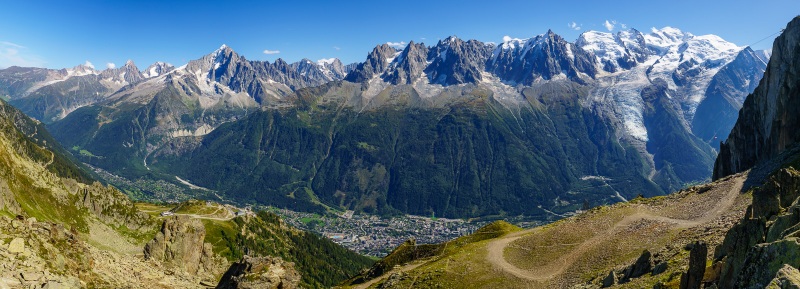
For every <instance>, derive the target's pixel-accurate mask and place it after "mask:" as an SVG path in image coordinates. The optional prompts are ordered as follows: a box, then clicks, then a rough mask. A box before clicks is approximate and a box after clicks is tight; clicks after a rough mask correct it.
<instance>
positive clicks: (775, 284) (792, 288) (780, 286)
mask: <svg viewBox="0 0 800 289" xmlns="http://www.w3.org/2000/svg"><path fill="white" fill-rule="evenodd" d="M766 288H767V289H797V288H800V271H798V270H797V268H795V267H792V266H790V265H787V264H784V265H783V268H781V269H780V270H778V274H776V275H775V279H772V282H770V283H769V285H767V287H766Z"/></svg>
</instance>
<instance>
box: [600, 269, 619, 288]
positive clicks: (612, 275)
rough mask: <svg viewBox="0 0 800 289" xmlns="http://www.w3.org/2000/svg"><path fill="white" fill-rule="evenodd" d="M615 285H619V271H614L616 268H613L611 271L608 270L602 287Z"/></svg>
mask: <svg viewBox="0 0 800 289" xmlns="http://www.w3.org/2000/svg"><path fill="white" fill-rule="evenodd" d="M614 285H617V273H616V272H614V270H611V272H608V276H606V278H603V287H602V288H607V287H611V286H614Z"/></svg>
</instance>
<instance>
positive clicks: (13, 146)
mask: <svg viewBox="0 0 800 289" xmlns="http://www.w3.org/2000/svg"><path fill="white" fill-rule="evenodd" d="M64 152H65V150H64V149H63V148H61V147H60V146H59V145H58V143H56V142H55V141H53V140H52V138H51V137H50V136H49V134H48V133H47V130H45V129H44V127H43V126H42V125H41V124H40V123H38V122H36V121H33V120H31V119H29V118H27V117H26V116H25V115H24V114H22V113H21V112H20V111H19V110H17V109H15V108H13V107H11V106H10V105H8V104H7V103H5V102H4V101H0V160H1V161H0V162H2V165H0V287H2V288H22V287H25V288H42V287H45V288H63V287H66V288H86V287H101V288H109V287H115V288H121V287H125V288H197V287H213V286H215V285H216V284H217V281H218V280H219V278H220V277H221V275H222V273H223V272H224V270H225V267H227V265H228V262H229V260H232V259H238V258H240V257H242V256H243V253H242V252H243V251H245V249H244V248H243V247H241V246H240V245H241V244H248V245H249V244H251V243H252V242H251V243H248V242H247V241H246V240H249V236H251V235H258V236H260V237H261V238H260V240H265V239H266V238H267V237H269V236H273V237H272V239H271V240H272V241H273V242H272V243H270V244H269V245H270V247H269V249H268V250H266V249H264V248H266V247H265V246H252V247H249V248H252V249H247V250H246V252H247V253H249V254H251V256H254V257H253V258H255V259H258V260H261V259H259V258H262V257H263V258H262V259H264V260H270V258H269V256H274V255H276V254H280V256H281V257H283V258H289V259H291V260H293V261H294V262H298V264H299V267H301V270H297V271H294V272H293V273H291V274H289V273H288V272H291V271H289V270H291V265H289V264H288V263H287V264H285V266H283V265H282V266H283V267H278V266H277V265H276V266H267V267H263V266H262V267H258V270H257V271H256V272H255V274H268V275H269V274H271V275H269V276H287V277H286V278H288V279H286V282H287V283H286V284H290V282H294V283H292V284H297V282H298V280H302V283H300V284H302V285H303V286H304V287H307V288H320V287H323V286H322V285H320V284H326V282H328V283H331V282H338V281H340V280H343V279H345V278H347V277H348V276H350V275H352V274H355V273H356V272H358V271H359V270H361V269H363V268H364V267H366V266H368V265H369V264H371V261H370V260H369V259H367V258H366V257H362V256H359V255H357V254H355V253H353V252H351V251H348V250H346V249H344V248H343V247H341V246H338V245H336V244H334V243H333V242H331V241H329V240H327V239H323V238H321V237H317V236H314V235H313V234H311V233H305V232H302V231H299V230H297V229H294V228H291V227H289V226H287V225H285V224H282V223H281V222H280V220H279V219H278V218H277V217H274V216H273V217H270V218H269V220H270V222H271V224H272V223H277V224H280V225H275V226H269V227H267V226H263V225H258V224H263V221H262V222H258V221H257V220H261V219H257V218H256V219H253V220H251V219H252V218H251V219H243V218H241V217H240V218H236V219H234V218H233V214H232V213H230V212H228V214H225V215H222V217H220V216H219V215H212V216H205V215H203V214H199V212H193V211H188V212H187V211H186V210H189V209H187V208H184V207H192V206H182V207H180V208H179V209H180V210H179V209H175V211H180V212H181V213H180V216H173V217H169V218H163V217H159V215H158V213H159V212H152V214H153V215H152V216H151V215H149V214H146V213H144V212H142V211H140V210H139V209H138V208H137V207H136V206H135V205H134V204H133V203H132V202H131V201H130V199H128V197H127V196H125V195H124V194H122V193H121V192H120V191H118V190H116V189H115V188H113V187H110V186H105V185H102V184H100V183H98V182H95V181H94V180H93V179H92V177H91V176H90V175H88V174H86V173H84V172H83V171H82V169H81V167H79V166H77V165H75V164H74V163H73V162H72V160H71V157H70V156H69V155H66V154H64ZM198 203H199V202H198ZM202 203H203V206H204V207H205V206H209V207H212V208H217V210H216V211H219V210H220V209H219V208H225V207H224V206H221V205H217V206H213V205H210V204H207V203H205V202H202ZM140 205H145V206H148V207H153V206H155V205H151V204H150V205H148V204H140ZM155 207H158V206H155ZM195 207H196V206H195ZM226 210H227V209H226ZM216 211H215V212H216ZM267 216H272V215H267ZM161 219H163V220H161ZM162 222H163V223H162ZM159 224H161V229H160V230H159V229H158V228H159ZM275 236H280V238H278V237H275ZM293 237H294V238H295V239H292V238H293ZM148 240H149V242H148ZM212 240H213V241H212ZM290 240H291V241H290ZM212 242H213V245H212ZM277 242H280V243H277ZM256 244H262V243H256ZM314 248H316V249H317V250H322V251H319V252H315V251H314ZM231 252H236V254H232V253H231ZM308 252H314V253H313V254H309V253H308ZM272 264H283V263H276V262H273V263H272ZM312 264H313V265H312ZM314 265H315V266H314ZM247 280H248V281H253V280H251V279H247ZM273 281H274V280H273V279H269V278H268V279H264V280H255V281H253V282H249V283H248V284H251V285H253V284H254V286H259V285H263V284H272V283H271V282H273ZM59 286H61V287H59Z"/></svg>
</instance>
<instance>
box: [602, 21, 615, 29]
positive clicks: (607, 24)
mask: <svg viewBox="0 0 800 289" xmlns="http://www.w3.org/2000/svg"><path fill="white" fill-rule="evenodd" d="M614 25H617V20H611V21H608V20H606V22H605V23H603V26H605V27H606V29H608V31H614Z"/></svg>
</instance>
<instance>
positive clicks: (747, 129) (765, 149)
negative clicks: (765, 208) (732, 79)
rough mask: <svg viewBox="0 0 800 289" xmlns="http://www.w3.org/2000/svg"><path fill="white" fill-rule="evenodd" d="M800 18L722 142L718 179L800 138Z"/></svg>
mask: <svg viewBox="0 0 800 289" xmlns="http://www.w3.org/2000/svg"><path fill="white" fill-rule="evenodd" d="M798 47H800V18H795V19H793V20H792V21H791V22H789V24H788V25H787V26H786V29H785V31H784V33H783V34H781V36H779V37H778V38H777V39H775V42H774V43H773V50H772V58H771V59H770V62H769V65H768V66H767V71H766V72H765V73H764V78H763V79H762V80H761V83H760V84H759V86H758V88H756V90H755V91H754V92H753V94H751V95H749V96H748V97H747V99H746V100H745V102H744V105H743V107H742V110H741V111H739V119H738V121H737V122H736V125H735V126H734V127H733V130H732V131H731V134H730V135H729V136H728V140H727V141H726V142H725V143H722V144H721V147H720V153H719V157H718V158H717V162H716V164H715V167H714V179H718V178H721V177H724V176H727V175H730V174H733V173H737V172H741V171H744V170H747V169H749V168H751V167H753V166H754V165H756V164H757V163H758V162H760V161H765V160H768V159H770V158H772V157H774V156H777V155H778V154H780V153H781V152H783V151H784V150H786V149H787V148H788V147H790V146H791V145H793V144H795V143H796V142H797V141H798V140H800V134H798V133H797V130H798V128H800V85H798V84H800V78H798V76H799V75H800V49H798Z"/></svg>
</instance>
